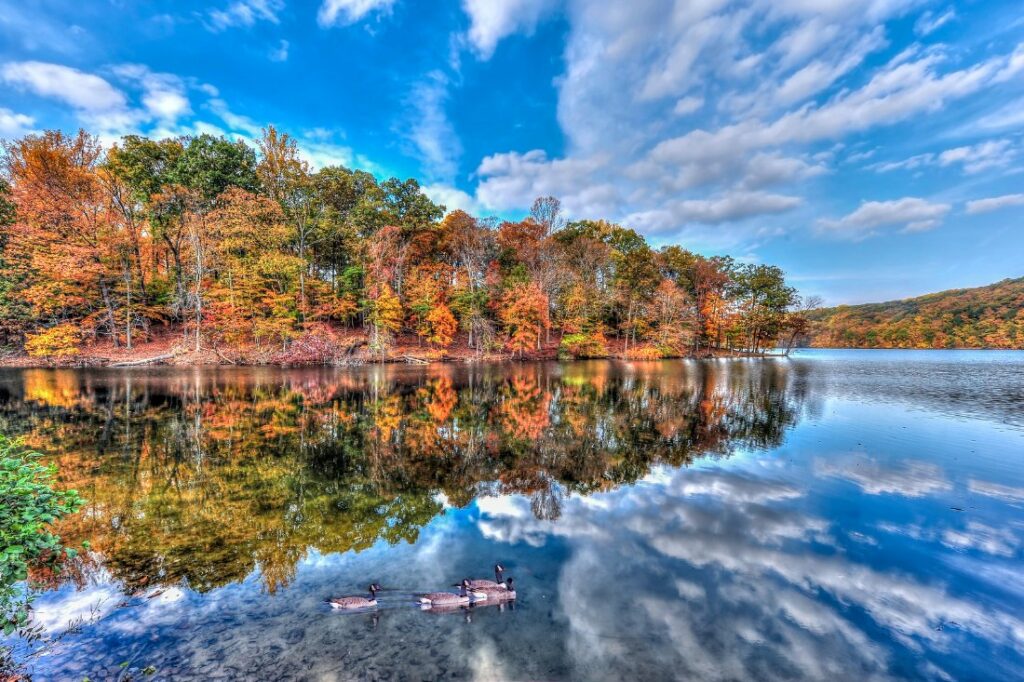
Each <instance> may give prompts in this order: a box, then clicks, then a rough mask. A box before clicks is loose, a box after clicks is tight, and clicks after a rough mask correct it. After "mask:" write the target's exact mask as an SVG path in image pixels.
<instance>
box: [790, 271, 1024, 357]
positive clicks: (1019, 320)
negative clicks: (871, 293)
mask: <svg viewBox="0 0 1024 682" xmlns="http://www.w3.org/2000/svg"><path fill="white" fill-rule="evenodd" d="M807 318H808V319H809V320H810V330H809V331H810V339H811V345H813V346H819V347H823V348H1005V349H1012V348H1024V277H1020V278H1017V279H1006V280H1003V281H1001V282H997V283H995V284H990V285H988V286H984V287H976V288H973V289H954V290H951V291H941V292H938V293H934V294H928V295H926V296H920V297H917V298H909V299H905V300H902V301H889V302H887V303H869V304H865V305H847V306H838V307H835V308H821V309H818V310H813V311H810V312H808V313H807Z"/></svg>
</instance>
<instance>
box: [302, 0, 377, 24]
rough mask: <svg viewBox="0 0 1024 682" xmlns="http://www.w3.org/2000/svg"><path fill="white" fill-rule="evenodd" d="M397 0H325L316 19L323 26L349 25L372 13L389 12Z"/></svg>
mask: <svg viewBox="0 0 1024 682" xmlns="http://www.w3.org/2000/svg"><path fill="white" fill-rule="evenodd" d="M394 4H395V0H324V2H323V4H322V5H320V10H319V12H317V15H316V20H317V22H318V23H319V24H320V25H321V26H323V27H325V28H326V27H328V26H348V25H349V24H354V23H356V22H357V21H361V20H362V19H364V18H366V17H367V16H369V15H371V14H376V13H387V12H390V11H391V7H392V6H393V5H394Z"/></svg>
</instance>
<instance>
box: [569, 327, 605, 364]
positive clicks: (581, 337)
mask: <svg viewBox="0 0 1024 682" xmlns="http://www.w3.org/2000/svg"><path fill="white" fill-rule="evenodd" d="M558 352H559V354H560V355H562V356H569V357H573V358H606V357H608V346H607V345H605V339H604V334H601V333H599V332H592V333H590V334H566V335H565V336H563V337H562V343H561V344H560V345H559V348H558Z"/></svg>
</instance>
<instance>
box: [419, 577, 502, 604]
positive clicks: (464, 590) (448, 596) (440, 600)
mask: <svg viewBox="0 0 1024 682" xmlns="http://www.w3.org/2000/svg"><path fill="white" fill-rule="evenodd" d="M458 587H459V588H460V590H459V592H458V593H457V594H456V593H455V592H428V593H427V594H421V595H419V600H420V604H429V605H430V606H455V605H458V604H469V603H471V602H473V601H479V600H481V599H486V598H487V595H485V594H483V593H482V592H476V591H472V592H471V591H470V589H469V580H465V579H464V580H463V581H462V582H461V583H459V585H458Z"/></svg>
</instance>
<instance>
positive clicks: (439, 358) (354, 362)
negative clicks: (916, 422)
mask: <svg viewBox="0 0 1024 682" xmlns="http://www.w3.org/2000/svg"><path fill="white" fill-rule="evenodd" d="M808 350H811V351H815V350H827V351H839V350H846V351H979V352H984V351H990V352H991V351H1011V352H1021V351H1024V348H891V347H879V348H852V347H842V346H833V347H824V346H820V347H819V346H802V347H799V348H793V349H791V352H790V353H789V354H788V355H787V354H786V353H784V352H770V351H769V352H765V353H743V352H728V351H723V350H720V349H712V350H710V351H708V352H703V353H699V354H696V353H689V354H685V355H666V356H661V357H636V356H630V355H628V354H624V353H609V354H607V355H602V356H594V357H564V356H560V355H559V354H558V353H557V351H556V352H551V349H542V350H541V351H532V352H529V353H526V354H524V355H523V356H521V357H519V356H513V355H511V354H510V353H493V352H492V353H480V354H478V353H444V354H440V355H438V354H436V353H423V354H416V353H408V352H403V353H392V354H389V355H387V356H385V357H383V358H379V357H375V356H371V355H369V354H360V355H352V356H345V357H342V358H334V359H324V360H318V361H313V360H309V361H302V362H296V361H286V360H278V359H273V358H251V357H240V358H237V359H234V360H232V359H230V358H227V357H226V356H222V357H216V355H213V354H211V353H210V352H208V351H206V350H205V349H204V350H203V351H201V352H200V353H199V354H198V357H197V354H196V353H195V352H194V351H190V352H183V353H180V354H175V355H173V356H170V357H168V356H167V355H166V354H165V355H160V356H154V357H133V358H132V359H130V360H125V359H124V358H123V357H110V356H107V355H89V354H82V355H78V356H75V357H72V358H62V359H44V358H33V357H31V356H29V355H26V354H24V353H20V354H10V355H5V356H0V369H143V368H147V367H279V368H299V367H362V366H368V365H413V366H423V367H428V366H436V365H459V364H484V363H496V364H506V363H507V364H520V363H530V362H580V361H586V360H618V361H621V362H651V361H658V360H717V359H748V360H749V359H779V358H787V357H792V354H793V353H795V352H798V351H808ZM211 355H212V357H211Z"/></svg>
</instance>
